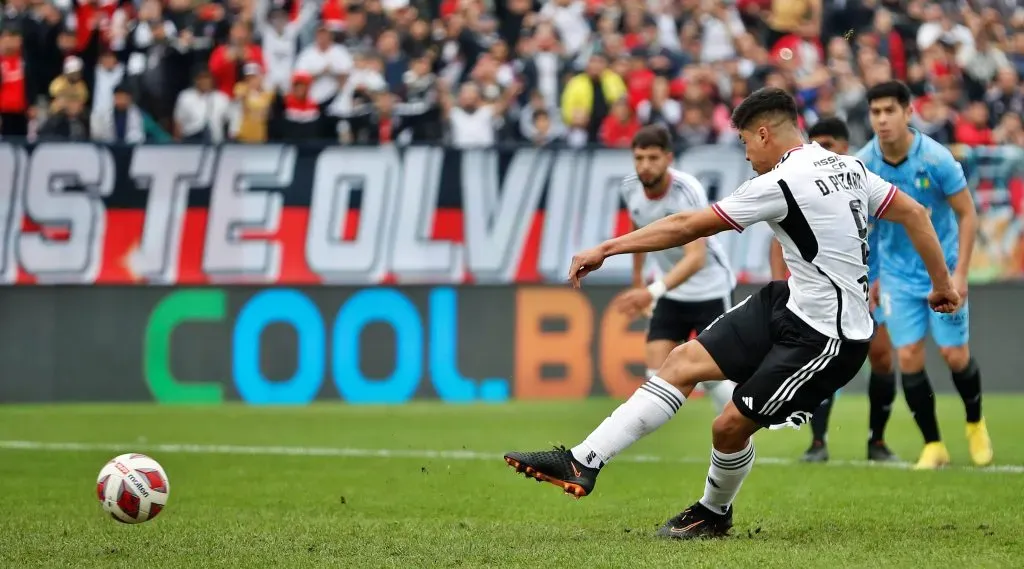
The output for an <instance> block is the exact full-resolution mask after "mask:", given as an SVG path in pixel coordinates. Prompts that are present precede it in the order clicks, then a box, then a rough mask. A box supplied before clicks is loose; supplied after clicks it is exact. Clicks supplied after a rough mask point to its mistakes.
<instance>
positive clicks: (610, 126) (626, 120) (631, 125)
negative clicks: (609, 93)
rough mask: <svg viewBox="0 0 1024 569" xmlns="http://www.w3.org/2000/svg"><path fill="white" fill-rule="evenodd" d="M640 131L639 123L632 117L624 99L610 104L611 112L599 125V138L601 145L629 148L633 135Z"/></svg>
mask: <svg viewBox="0 0 1024 569" xmlns="http://www.w3.org/2000/svg"><path fill="white" fill-rule="evenodd" d="M638 130H640V122H639V121H637V120H636V117H635V116H633V110H632V109H631V108H629V103H628V102H627V101H626V99H625V98H623V99H619V100H618V101H615V103H614V104H612V109H611V112H610V113H608V116H607V117H605V119H604V121H603V122H602V123H601V131H600V133H599V137H600V139H601V144H604V145H605V146H608V147H611V148H629V145H630V144H631V143H632V141H633V135H635V134H636V131H638Z"/></svg>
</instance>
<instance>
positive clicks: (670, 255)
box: [612, 125, 736, 412]
mask: <svg viewBox="0 0 1024 569" xmlns="http://www.w3.org/2000/svg"><path fill="white" fill-rule="evenodd" d="M632 146H633V164H634V166H635V168H636V174H633V175H630V176H626V177H625V178H624V179H623V180H622V187H621V193H622V201H623V202H624V203H625V204H626V208H627V209H628V210H629V215H630V219H631V220H632V222H633V229H638V228H640V227H645V226H647V225H649V224H651V223H654V222H655V221H657V220H659V219H661V218H663V217H666V216H669V215H672V214H675V213H679V212H681V211H697V210H701V209H704V208H706V207H708V197H707V191H706V190H705V189H704V186H703V185H702V184H701V183H700V181H698V180H697V178H694V177H693V176H691V175H689V174H686V173H683V172H680V171H679V170H676V169H674V168H670V167H669V166H670V165H671V164H672V161H673V159H674V158H675V156H673V154H672V136H671V135H670V134H669V132H668V130H667V129H666V128H665V127H663V126H661V125H651V126H645V127H644V128H642V129H640V130H639V131H638V132H637V133H636V136H634V137H633V144H632ZM647 256H648V254H647V253H634V254H633V288H631V289H629V290H626V291H624V292H622V293H621V294H619V295H618V296H616V297H615V299H614V300H613V301H612V307H613V308H615V309H617V310H619V311H621V312H623V313H625V314H626V315H627V316H630V317H637V316H640V315H642V314H646V313H647V312H648V311H651V308H652V306H653V312H652V314H651V321H650V324H649V326H648V329H647V344H646V346H645V354H644V360H645V361H646V364H647V379H650V378H651V377H652V376H653V375H654V373H655V372H657V371H658V368H659V367H661V364H662V362H664V361H665V358H667V357H668V355H669V353H671V352H672V349H673V348H675V347H676V346H678V345H679V344H681V343H683V342H685V341H686V340H689V339H690V338H691V337H692V336H695V335H696V334H699V333H700V332H701V331H702V330H704V329H705V328H707V327H708V325H710V324H711V323H712V322H713V321H714V320H715V318H718V316H719V315H720V314H722V313H723V312H725V311H726V310H728V309H729V308H731V307H732V292H733V289H734V288H736V276H735V275H734V274H733V272H732V269H731V268H730V267H729V264H728V261H727V260H726V256H725V250H724V249H723V248H722V245H721V243H719V242H718V240H717V238H716V237H707V238H705V239H697V240H694V241H691V242H690V243H687V244H686V246H684V247H673V248H671V249H665V250H663V251H654V252H652V253H650V254H649V256H650V260H651V261H653V263H652V264H653V265H654V266H655V269H656V272H657V274H658V278H657V279H656V280H655V281H654V282H652V283H651V284H650V285H645V284H644V280H643V279H644V272H643V271H644V266H645V262H646V261H647V260H648V259H647ZM735 386H736V384H735V383H733V382H731V381H708V382H705V383H703V384H702V386H701V387H703V388H704V391H705V392H706V393H707V394H708V395H709V396H710V397H711V400H712V401H713V402H714V404H715V406H716V407H717V408H718V411H719V412H721V411H722V409H724V408H725V404H726V403H728V402H729V400H730V399H732V392H733V389H734V388H735Z"/></svg>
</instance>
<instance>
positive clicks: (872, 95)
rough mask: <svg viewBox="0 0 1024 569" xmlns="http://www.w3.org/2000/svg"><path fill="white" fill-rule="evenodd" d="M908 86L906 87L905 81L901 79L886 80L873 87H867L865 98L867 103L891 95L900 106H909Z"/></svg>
mask: <svg viewBox="0 0 1024 569" xmlns="http://www.w3.org/2000/svg"><path fill="white" fill-rule="evenodd" d="M910 96H911V95H910V87H907V85H906V83H903V82H902V81H886V82H884V83H879V84H878V85H875V86H874V87H872V88H870V89H868V92H867V99H868V104H869V105H870V104H871V103H873V102H875V101H876V100H878V99H887V98H889V97H892V98H893V99H896V102H897V103H899V104H900V106H901V107H909V106H910Z"/></svg>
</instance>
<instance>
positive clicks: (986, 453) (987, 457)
mask: <svg viewBox="0 0 1024 569" xmlns="http://www.w3.org/2000/svg"><path fill="white" fill-rule="evenodd" d="M967 447H968V448H969V449H970V450H971V460H972V461H973V462H974V464H975V465H976V466H988V465H990V464H992V439H990V438H988V428H987V427H985V419H982V420H980V421H978V422H977V423H967Z"/></svg>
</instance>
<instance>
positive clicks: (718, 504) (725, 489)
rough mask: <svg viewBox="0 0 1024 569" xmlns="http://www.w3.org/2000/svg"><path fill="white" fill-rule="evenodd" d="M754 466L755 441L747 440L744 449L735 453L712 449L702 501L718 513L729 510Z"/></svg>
mask: <svg viewBox="0 0 1024 569" xmlns="http://www.w3.org/2000/svg"><path fill="white" fill-rule="evenodd" d="M753 467H754V441H753V440H747V446H746V447H744V449H743V450H741V451H739V452H734V453H725V452H719V451H717V450H715V449H713V448H712V449H711V468H709V469H708V479H707V481H705V482H704V497H703V498H701V499H700V503H701V504H704V507H705V508H707V509H709V510H711V511H712V512H715V513H718V514H724V513H726V512H728V511H729V506H731V505H732V501H733V500H735V499H736V494H738V493H739V491H740V486H743V479H745V478H746V477H747V475H748V474H750V469H752V468H753Z"/></svg>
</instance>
